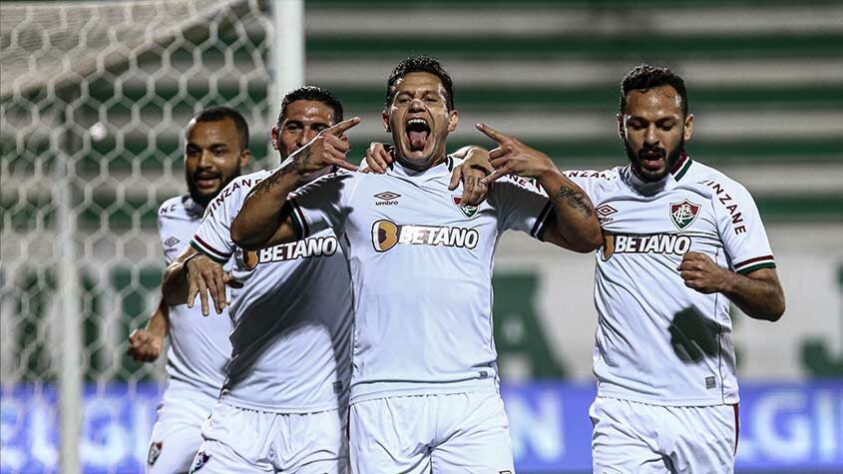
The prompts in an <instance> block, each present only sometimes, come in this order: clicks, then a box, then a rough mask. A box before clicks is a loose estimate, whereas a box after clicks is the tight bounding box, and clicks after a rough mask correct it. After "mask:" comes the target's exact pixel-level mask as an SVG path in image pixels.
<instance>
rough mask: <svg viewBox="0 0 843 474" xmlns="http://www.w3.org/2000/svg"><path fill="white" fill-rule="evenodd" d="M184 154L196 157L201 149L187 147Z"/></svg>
mask: <svg viewBox="0 0 843 474" xmlns="http://www.w3.org/2000/svg"><path fill="white" fill-rule="evenodd" d="M184 153H185V154H186V155H187V156H196V155H198V154H199V149H198V148H196V147H192V146H189V147H187V149H185V151H184Z"/></svg>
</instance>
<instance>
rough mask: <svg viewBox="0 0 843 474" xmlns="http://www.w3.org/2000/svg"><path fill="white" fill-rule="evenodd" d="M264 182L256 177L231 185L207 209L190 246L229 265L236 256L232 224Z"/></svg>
mask: <svg viewBox="0 0 843 474" xmlns="http://www.w3.org/2000/svg"><path fill="white" fill-rule="evenodd" d="M258 182H260V179H258V178H256V177H254V176H251V175H250V176H243V177H240V178H237V179H235V180H234V181H232V182H231V183H229V184H228V185H227V186H226V187H225V188H223V190H222V191H220V192H219V194H218V195H217V197H216V198H214V200H213V201H211V203H210V204H209V205H208V207H207V209H205V216H204V217H203V218H202V223H201V224H199V228H198V229H196V234H195V235H194V236H193V240H191V241H190V245H191V246H192V247H193V248H194V249H196V251H197V252H200V253H203V254H205V255H206V256H207V257H208V258H210V259H211V260H213V261H215V262H217V263H220V264H225V263H226V262H228V260H229V259H230V258H231V256H232V254H233V253H234V248H235V244H234V241H233V240H231V223H232V222H233V221H234V218H235V217H237V213H238V212H240V208H241V207H243V203H244V202H245V201H246V197H247V196H248V194H249V191H251V189H252V186H254V185H255V184H257V183H258Z"/></svg>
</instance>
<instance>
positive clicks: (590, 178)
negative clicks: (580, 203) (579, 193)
mask: <svg viewBox="0 0 843 474" xmlns="http://www.w3.org/2000/svg"><path fill="white" fill-rule="evenodd" d="M563 174H564V175H565V176H567V177H568V179H570V180H571V181H573V182H574V184H576V185H577V186H579V187H580V188H582V190H583V191H584V192H585V195H586V196H588V199H590V200H591V203H592V204H593V205H594V206H595V207H597V206H599V203H600V200H601V198H602V196H601V195H602V194H604V193H603V192H602V191H603V188H604V187H605V183H606V182H607V181H608V180H609V179H612V178H614V172H613V171H612V170H609V171H593V170H568V171H563Z"/></svg>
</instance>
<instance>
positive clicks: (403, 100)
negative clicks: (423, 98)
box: [395, 96, 410, 104]
mask: <svg viewBox="0 0 843 474" xmlns="http://www.w3.org/2000/svg"><path fill="white" fill-rule="evenodd" d="M395 102H397V103H399V104H406V103H408V102H410V98H409V97H407V96H401V97H399V98H398V99H397V100H396V101H395Z"/></svg>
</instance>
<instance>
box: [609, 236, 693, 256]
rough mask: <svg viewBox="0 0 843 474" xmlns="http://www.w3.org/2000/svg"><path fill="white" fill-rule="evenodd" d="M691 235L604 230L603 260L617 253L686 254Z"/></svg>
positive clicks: (689, 245) (689, 248)
mask: <svg viewBox="0 0 843 474" xmlns="http://www.w3.org/2000/svg"><path fill="white" fill-rule="evenodd" d="M689 250H691V237H689V236H687V235H679V234H651V235H626V234H612V233H610V232H606V231H604V232H603V261H604V262H605V261H607V260H609V259H610V258H612V255H614V254H616V253H638V254H671V255H685V254H686V253H688V251H689Z"/></svg>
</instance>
